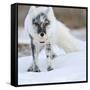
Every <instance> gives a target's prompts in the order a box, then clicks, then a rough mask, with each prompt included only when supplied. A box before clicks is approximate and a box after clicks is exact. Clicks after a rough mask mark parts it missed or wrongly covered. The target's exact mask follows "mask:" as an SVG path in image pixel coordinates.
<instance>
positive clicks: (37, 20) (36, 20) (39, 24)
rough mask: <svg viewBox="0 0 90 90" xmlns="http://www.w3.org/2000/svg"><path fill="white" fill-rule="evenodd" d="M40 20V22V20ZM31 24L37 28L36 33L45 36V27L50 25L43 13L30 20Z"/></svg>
mask: <svg viewBox="0 0 90 90" xmlns="http://www.w3.org/2000/svg"><path fill="white" fill-rule="evenodd" d="M41 18H42V20H43V21H42V20H41ZM32 23H33V24H34V25H35V26H36V27H37V33H38V34H40V33H41V32H43V33H45V34H46V26H47V25H49V24H50V21H49V20H48V18H47V16H46V15H45V14H44V13H40V14H39V15H38V16H37V17H35V18H34V19H33V20H32Z"/></svg>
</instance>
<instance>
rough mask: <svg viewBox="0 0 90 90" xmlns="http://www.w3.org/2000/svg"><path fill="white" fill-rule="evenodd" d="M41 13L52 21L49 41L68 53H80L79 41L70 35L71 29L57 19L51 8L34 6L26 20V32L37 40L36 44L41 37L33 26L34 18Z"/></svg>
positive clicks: (48, 31)
mask: <svg viewBox="0 0 90 90" xmlns="http://www.w3.org/2000/svg"><path fill="white" fill-rule="evenodd" d="M40 12H44V13H46V15H47V17H48V19H49V20H50V25H49V26H48V27H47V38H48V40H49V41H50V42H51V43H52V44H57V45H58V46H60V47H62V48H63V49H64V50H65V52H66V53H70V52H75V51H79V48H78V46H77V39H76V38H75V37H73V36H72V35H71V34H70V32H69V28H67V27H66V26H65V25H64V24H63V23H61V22H60V21H58V20H57V19H56V18H55V16H54V13H53V9H52V8H51V7H49V8H48V7H38V8H36V7H34V6H32V7H31V8H30V10H29V12H28V14H27V16H26V18H25V30H27V32H28V33H30V34H31V35H32V36H33V37H34V38H35V40H36V43H38V40H39V37H38V36H37V35H36V34H35V30H34V27H33V26H32V18H34V17H35V16H37V15H38V14H39V13H40Z"/></svg>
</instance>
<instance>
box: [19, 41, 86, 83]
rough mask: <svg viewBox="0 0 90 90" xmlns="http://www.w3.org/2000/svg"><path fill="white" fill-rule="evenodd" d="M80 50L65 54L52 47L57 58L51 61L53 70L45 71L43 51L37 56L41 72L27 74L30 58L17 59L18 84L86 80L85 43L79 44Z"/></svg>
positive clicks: (45, 63) (45, 61) (61, 50)
mask: <svg viewBox="0 0 90 90" xmlns="http://www.w3.org/2000/svg"><path fill="white" fill-rule="evenodd" d="M79 45H80V46H81V47H82V50H81V51H79V52H73V53H69V54H65V52H64V50H63V49H59V48H58V47H57V46H55V45H54V46H53V49H54V51H55V53H56V54H57V57H56V58H55V59H54V60H52V64H53V67H54V70H52V71H47V70H46V68H47V60H46V56H45V50H44V49H43V50H42V51H41V52H40V54H39V67H40V70H41V72H27V69H28V67H30V65H31V63H32V56H26V57H19V58H18V84H19V85H25V84H41V83H54V82H55V83H58V82H60V83H61V82H73V81H85V80H86V52H85V51H86V50H85V48H86V47H85V42H82V41H81V42H80V44H79Z"/></svg>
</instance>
